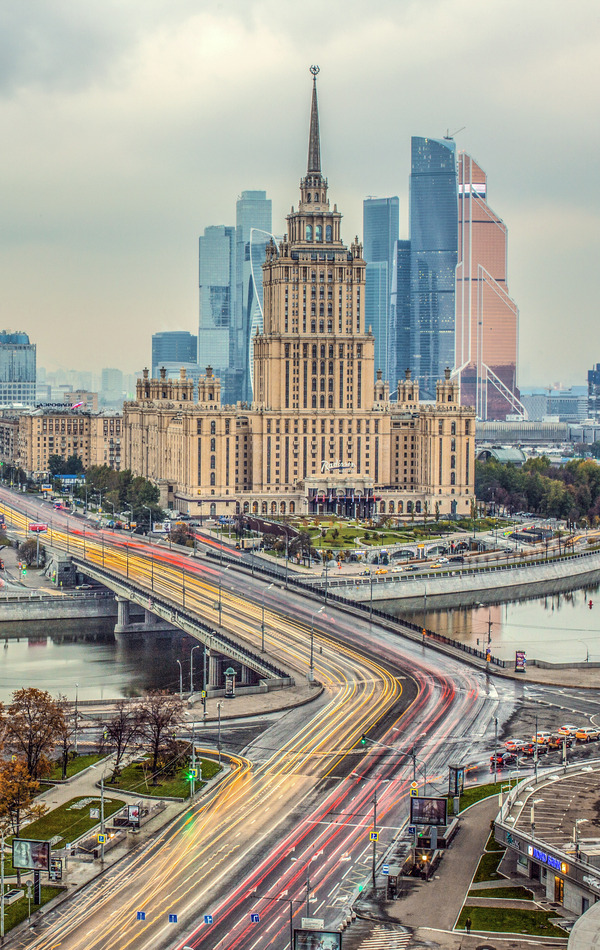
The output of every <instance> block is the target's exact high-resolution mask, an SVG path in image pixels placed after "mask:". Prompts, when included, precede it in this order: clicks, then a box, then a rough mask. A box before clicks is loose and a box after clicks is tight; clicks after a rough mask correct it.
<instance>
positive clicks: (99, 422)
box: [14, 409, 122, 475]
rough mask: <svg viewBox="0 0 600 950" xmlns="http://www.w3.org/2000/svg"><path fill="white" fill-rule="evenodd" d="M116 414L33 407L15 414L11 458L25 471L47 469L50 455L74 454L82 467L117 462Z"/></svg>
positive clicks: (117, 465) (119, 423)
mask: <svg viewBox="0 0 600 950" xmlns="http://www.w3.org/2000/svg"><path fill="white" fill-rule="evenodd" d="M121 426H122V418H121V416H120V415H116V414H110V413H102V412H100V413H92V412H83V411H81V410H80V411H77V410H69V409H64V410H60V409H59V410H56V409H53V410H47V409H35V410H33V411H32V412H27V413H21V414H20V415H19V417H18V433H17V436H16V444H15V446H14V449H15V454H14V461H15V462H16V463H17V464H18V465H20V466H21V468H22V469H24V471H26V472H27V474H28V475H34V474H35V473H42V472H47V471H48V459H49V458H50V456H51V455H60V457H61V458H63V459H65V460H66V459H68V458H69V457H70V456H71V455H77V456H79V458H80V459H81V461H82V464H83V467H84V468H86V469H87V468H89V467H90V466H91V465H107V466H108V467H109V468H114V469H116V470H119V469H120V468H121V467H122V466H121Z"/></svg>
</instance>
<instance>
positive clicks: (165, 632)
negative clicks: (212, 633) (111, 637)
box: [115, 595, 181, 642]
mask: <svg viewBox="0 0 600 950" xmlns="http://www.w3.org/2000/svg"><path fill="white" fill-rule="evenodd" d="M116 601H117V622H116V624H115V640H117V641H121V642H127V641H128V640H132V639H139V638H142V637H145V636H153V637H156V636H158V637H160V638H161V639H165V638H170V637H173V636H181V630H180V629H179V627H174V626H173V625H172V624H170V623H167V621H166V620H162V619H161V618H160V617H157V616H156V614H153V613H152V611H150V610H148V609H147V608H144V619H143V620H140V621H135V622H132V621H131V612H130V606H131V605H130V602H129V601H128V600H127V598H126V597H120V596H118V595H117V597H116Z"/></svg>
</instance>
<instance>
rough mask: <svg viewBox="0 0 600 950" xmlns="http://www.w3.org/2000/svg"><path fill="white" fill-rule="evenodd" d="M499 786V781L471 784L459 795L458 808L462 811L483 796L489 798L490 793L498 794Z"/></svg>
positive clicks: (481, 799) (480, 799) (479, 800)
mask: <svg viewBox="0 0 600 950" xmlns="http://www.w3.org/2000/svg"><path fill="white" fill-rule="evenodd" d="M500 788H501V783H500V782H498V784H494V783H493V782H491V783H490V784H488V785H471V786H470V787H469V788H465V790H464V791H463V793H462V795H461V796H460V810H461V811H464V810H465V808H468V807H469V805H474V804H475V802H481V801H483V799H484V798H491V796H492V795H499V794H500ZM450 797H452V796H450Z"/></svg>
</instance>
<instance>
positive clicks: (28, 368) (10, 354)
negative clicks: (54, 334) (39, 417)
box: [0, 330, 36, 406]
mask: <svg viewBox="0 0 600 950" xmlns="http://www.w3.org/2000/svg"><path fill="white" fill-rule="evenodd" d="M35 364H36V348H35V343H30V342H29V337H28V336H27V334H26V333H21V332H17V333H13V332H11V331H10V330H2V331H1V332H0V406H34V405H35V385H36V365H35Z"/></svg>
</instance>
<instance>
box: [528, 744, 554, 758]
mask: <svg viewBox="0 0 600 950" xmlns="http://www.w3.org/2000/svg"><path fill="white" fill-rule="evenodd" d="M536 749H537V753H538V755H545V753H546V752H547V751H548V746H547V745H546V744H545V743H540V742H537V743H536V742H527V743H526V744H525V745H524V746H523V750H522V752H523V755H526V756H528V757H529V758H532V757H533V756H534V755H535V750H536Z"/></svg>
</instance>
